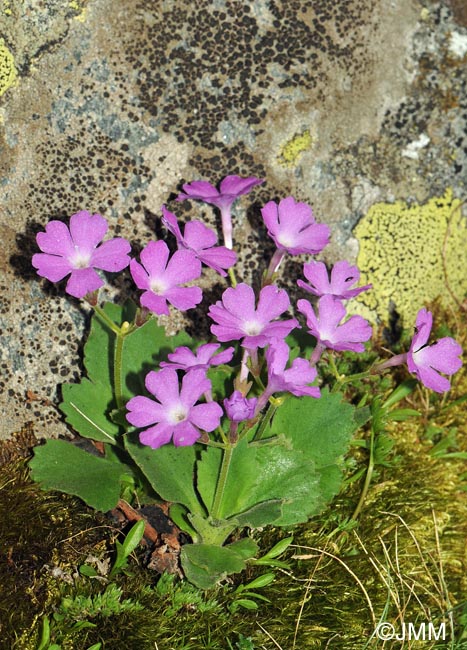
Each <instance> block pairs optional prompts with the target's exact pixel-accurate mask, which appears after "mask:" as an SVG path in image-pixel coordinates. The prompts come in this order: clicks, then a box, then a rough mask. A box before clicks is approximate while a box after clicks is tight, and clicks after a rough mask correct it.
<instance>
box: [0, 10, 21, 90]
mask: <svg viewBox="0 0 467 650" xmlns="http://www.w3.org/2000/svg"><path fill="white" fill-rule="evenodd" d="M6 11H7V10H6V9H5V13H6ZM16 78H17V74H16V68H15V60H14V57H13V55H12V53H11V52H10V50H9V49H8V48H7V46H6V45H5V42H4V40H3V39H2V38H0V97H1V96H2V95H3V94H4V93H5V92H6V91H7V90H8V88H10V87H11V86H12V85H13V84H14V83H15V82H16Z"/></svg>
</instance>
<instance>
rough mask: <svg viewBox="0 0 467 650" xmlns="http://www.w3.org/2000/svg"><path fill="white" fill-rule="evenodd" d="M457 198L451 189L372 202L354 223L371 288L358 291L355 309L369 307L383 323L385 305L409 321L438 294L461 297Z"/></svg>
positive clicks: (466, 243)
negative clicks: (408, 199) (421, 200)
mask: <svg viewBox="0 0 467 650" xmlns="http://www.w3.org/2000/svg"><path fill="white" fill-rule="evenodd" d="M460 208H461V201H459V200H457V199H453V196H452V190H451V189H448V190H446V193H445V194H444V196H441V197H435V198H433V199H431V200H430V201H428V202H427V203H425V204H424V205H416V204H414V205H407V204H406V203H404V202H402V201H398V202H396V203H378V204H376V205H374V206H372V207H371V208H370V210H369V212H368V213H367V214H366V216H365V217H364V218H363V219H362V220H361V221H360V222H359V224H358V225H357V226H356V228H355V231H354V232H355V236H356V237H357V239H358V241H359V245H360V250H359V254H358V260H357V263H358V266H359V268H360V269H361V271H362V281H363V282H365V283H367V282H371V283H373V290H372V291H368V292H365V293H364V294H362V295H361V296H359V298H358V301H359V302H360V309H359V308H358V307H357V309H359V311H360V313H365V309H362V308H361V307H362V306H363V308H366V310H367V311H369V312H370V315H371V316H373V317H374V316H377V317H378V318H379V319H380V320H381V321H383V322H387V319H388V315H389V311H390V309H391V305H394V306H395V308H396V310H397V311H398V312H399V313H400V315H401V316H402V319H403V321H404V324H405V325H406V326H410V325H411V324H412V322H413V321H414V318H415V315H416V313H417V311H418V310H419V309H420V308H421V307H422V306H423V305H425V304H426V303H427V302H430V301H432V300H434V299H435V298H437V297H438V296H442V297H443V299H444V301H445V304H449V303H450V304H453V299H452V297H451V294H450V292H449V290H448V289H447V285H449V288H450V290H451V292H452V293H453V294H454V295H455V296H456V297H457V299H458V300H462V298H463V296H464V295H465V293H466V292H467V270H466V265H465V262H464V261H465V258H466V250H467V224H466V219H465V218H463V217H462V214H461V209H460Z"/></svg>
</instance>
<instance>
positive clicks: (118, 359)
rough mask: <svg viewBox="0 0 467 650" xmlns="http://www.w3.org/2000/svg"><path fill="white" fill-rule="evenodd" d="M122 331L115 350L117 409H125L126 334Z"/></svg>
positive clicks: (117, 337)
mask: <svg viewBox="0 0 467 650" xmlns="http://www.w3.org/2000/svg"><path fill="white" fill-rule="evenodd" d="M124 324H125V323H124ZM122 329H123V326H122V328H121V329H119V330H118V332H117V336H116V340H115V349H114V392H115V401H116V402H117V409H118V410H119V411H120V409H122V408H123V404H124V401H123V381H122V371H123V365H122V358H123V339H124V338H125V333H126V332H123V331H122Z"/></svg>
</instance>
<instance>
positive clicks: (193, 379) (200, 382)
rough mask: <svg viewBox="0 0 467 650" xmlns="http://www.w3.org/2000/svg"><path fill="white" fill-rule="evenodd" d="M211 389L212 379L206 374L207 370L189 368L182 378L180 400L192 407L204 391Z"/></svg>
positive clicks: (187, 406) (184, 404)
mask: <svg viewBox="0 0 467 650" xmlns="http://www.w3.org/2000/svg"><path fill="white" fill-rule="evenodd" d="M210 389H211V381H210V380H209V379H208V378H207V376H206V370H203V369H201V368H199V369H194V370H189V371H188V372H187V373H186V374H185V376H184V377H183V379H182V389H181V391H180V401H181V403H182V404H183V406H185V407H186V408H188V409H190V408H191V407H192V406H193V404H195V403H196V402H197V401H198V399H199V398H200V397H201V395H202V394H203V393H206V392H207V391H208V390H210Z"/></svg>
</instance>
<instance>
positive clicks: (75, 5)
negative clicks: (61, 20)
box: [68, 0, 88, 23]
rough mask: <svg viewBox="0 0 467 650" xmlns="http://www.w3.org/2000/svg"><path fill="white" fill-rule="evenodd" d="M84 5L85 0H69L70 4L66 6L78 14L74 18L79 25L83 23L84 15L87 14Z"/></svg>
mask: <svg viewBox="0 0 467 650" xmlns="http://www.w3.org/2000/svg"><path fill="white" fill-rule="evenodd" d="M85 5H86V0H70V2H69V3H68V6H69V7H70V8H71V9H74V10H75V11H79V12H80V13H79V14H78V15H77V16H74V18H75V20H79V21H80V22H81V23H84V21H85V20H86V14H87V12H88V8H87V7H86V6H85Z"/></svg>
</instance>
